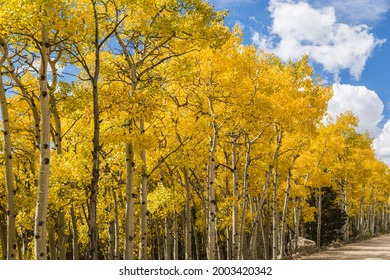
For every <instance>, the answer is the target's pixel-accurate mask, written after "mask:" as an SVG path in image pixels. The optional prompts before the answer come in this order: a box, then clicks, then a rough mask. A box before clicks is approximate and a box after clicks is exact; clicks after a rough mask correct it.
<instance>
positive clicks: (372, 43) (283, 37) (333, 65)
mask: <svg viewBox="0 0 390 280" xmlns="http://www.w3.org/2000/svg"><path fill="white" fill-rule="evenodd" d="M269 10H270V12H271V17H272V18H273V24H272V27H271V29H270V33H271V34H270V36H262V35H261V34H259V33H258V32H253V33H252V41H253V43H254V44H255V45H256V46H258V47H259V48H263V49H265V50H266V51H269V52H274V53H275V54H276V55H278V56H280V57H281V58H282V59H284V60H288V59H298V58H300V57H301V56H302V55H303V54H308V55H309V56H310V58H311V59H312V60H313V61H314V62H316V63H319V64H321V65H322V66H323V67H324V69H325V70H326V71H327V72H329V73H333V74H334V75H335V77H336V78H337V77H338V75H339V73H340V71H341V70H349V72H350V74H351V76H353V77H354V78H355V79H359V78H360V75H361V73H362V72H363V70H364V67H365V64H366V61H367V59H368V58H369V56H370V55H371V53H372V51H373V50H374V48H375V47H376V46H378V45H381V44H382V43H383V42H384V40H379V39H377V38H375V36H374V35H373V34H372V33H370V29H369V28H368V26H367V25H363V24H360V25H348V24H344V23H340V22H338V21H337V18H336V12H335V9H334V7H331V6H327V7H320V8H314V7H313V6H310V5H309V4H308V3H307V2H302V1H300V2H296V1H292V0H289V1H282V0H270V5H269ZM275 39H278V40H275Z"/></svg>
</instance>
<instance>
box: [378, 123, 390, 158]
mask: <svg viewBox="0 0 390 280" xmlns="http://www.w3.org/2000/svg"><path fill="white" fill-rule="evenodd" d="M374 149H375V152H376V154H377V156H378V157H379V158H381V159H382V160H383V161H384V162H385V163H386V164H387V165H388V166H390V121H387V122H386V124H385V125H384V127H383V130H382V132H381V133H380V134H379V136H378V137H377V138H376V139H374Z"/></svg>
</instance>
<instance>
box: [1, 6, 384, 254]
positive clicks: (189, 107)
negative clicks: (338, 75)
mask: <svg viewBox="0 0 390 280" xmlns="http://www.w3.org/2000/svg"><path fill="white" fill-rule="evenodd" d="M224 16H225V13H224V12H218V11H214V10H213V7H212V6H210V5H209V4H208V3H207V2H203V1H201V0H185V1H177V0H164V1H155V0H153V1H152V0H142V1H137V3H134V1H126V0H121V1H120V0H106V1H86V0H85V1H82V0H78V1H59V0H58V1H57V0H55V1H49V2H48V1H45V0H36V1H26V2H22V3H19V2H18V1H7V2H6V3H2V5H1V6H0V27H1V28H0V73H1V77H0V99H1V111H2V122H1V123H2V130H3V134H4V137H3V138H2V139H1V142H0V144H1V151H2V154H1V159H0V160H1V162H2V165H3V168H2V171H1V173H0V177H2V180H1V183H0V184H1V188H0V236H1V238H0V239H1V243H0V247H1V253H2V257H3V259H75V260H77V259H277V258H283V257H285V256H286V255H288V254H291V253H292V252H294V250H296V249H297V247H298V240H299V237H306V238H311V239H315V241H316V244H317V246H321V245H323V244H326V243H329V242H331V241H332V240H334V239H337V238H339V239H342V240H343V241H349V240H350V238H358V237H364V236H368V235H375V234H378V233H381V232H386V231H387V230H388V219H389V217H388V199H389V191H390V189H389V187H388V185H389V182H390V176H389V168H388V167H387V166H386V165H385V164H384V163H383V162H381V161H380V160H378V159H377V158H376V156H375V152H374V150H373V148H372V139H370V137H369V135H368V134H361V133H358V132H356V127H357V123H358V120H357V118H356V117H355V116H353V115H352V114H351V113H348V112H347V113H345V114H342V115H340V116H339V117H338V118H337V119H334V120H333V119H331V118H330V117H329V116H327V115H326V109H327V103H328V101H329V99H330V98H331V96H332V92H331V88H329V87H327V86H324V85H323V84H322V82H321V80H320V79H319V78H316V77H314V76H313V69H312V68H311V67H310V66H309V64H308V58H307V57H303V58H302V59H301V60H299V61H296V62H286V63H285V62H282V61H281V60H280V59H279V58H277V57H275V56H274V55H272V54H266V53H263V52H261V51H259V50H256V49H255V47H254V46H246V45H243V44H242V39H241V31H240V30H239V29H238V28H234V29H233V30H232V31H231V32H230V31H229V30H228V28H227V27H226V26H224V24H223V19H224ZM64 67H65V68H64ZM68 69H70V70H68ZM67 72H68V73H67ZM70 77H72V78H70ZM329 213H332V215H333V217H334V218H337V222H335V221H333V223H332V222H329V221H332V219H330V218H329ZM334 220H335V219H334Z"/></svg>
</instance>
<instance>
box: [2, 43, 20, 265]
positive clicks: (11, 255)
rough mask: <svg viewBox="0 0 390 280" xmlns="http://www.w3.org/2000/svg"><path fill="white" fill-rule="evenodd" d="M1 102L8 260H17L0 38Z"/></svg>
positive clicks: (5, 51)
mask: <svg viewBox="0 0 390 280" xmlns="http://www.w3.org/2000/svg"><path fill="white" fill-rule="evenodd" d="M0 52H1V57H0V102H1V117H2V122H3V134H4V157H5V169H6V170H5V179H6V186H7V246H6V249H7V259H8V260H14V259H16V228H15V217H16V211H15V198H14V197H15V187H14V179H13V178H14V172H13V167H12V144H11V125H10V119H9V115H8V104H7V97H6V93H5V88H4V83H3V65H4V63H5V62H6V60H7V58H8V46H7V42H6V41H5V40H4V39H3V38H2V37H0Z"/></svg>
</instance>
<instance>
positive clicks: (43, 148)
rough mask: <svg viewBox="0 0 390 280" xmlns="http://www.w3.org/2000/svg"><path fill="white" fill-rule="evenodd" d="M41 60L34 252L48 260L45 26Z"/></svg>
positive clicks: (48, 126) (46, 63)
mask: <svg viewBox="0 0 390 280" xmlns="http://www.w3.org/2000/svg"><path fill="white" fill-rule="evenodd" d="M41 32H42V47H41V62H40V67H39V76H38V78H39V90H40V96H39V99H40V105H41V134H40V138H41V144H40V160H41V161H40V169H39V179H38V194H37V203H36V212H35V227H34V237H35V243H34V252H35V259H37V260H46V259H47V249H46V214H47V204H48V201H47V200H48V188H49V172H50V104H49V103H50V102H49V98H50V97H49V93H48V87H47V68H48V55H49V39H48V32H47V30H46V27H45V26H42V29H41Z"/></svg>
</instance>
